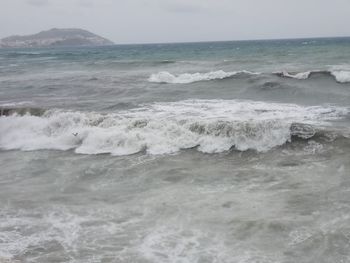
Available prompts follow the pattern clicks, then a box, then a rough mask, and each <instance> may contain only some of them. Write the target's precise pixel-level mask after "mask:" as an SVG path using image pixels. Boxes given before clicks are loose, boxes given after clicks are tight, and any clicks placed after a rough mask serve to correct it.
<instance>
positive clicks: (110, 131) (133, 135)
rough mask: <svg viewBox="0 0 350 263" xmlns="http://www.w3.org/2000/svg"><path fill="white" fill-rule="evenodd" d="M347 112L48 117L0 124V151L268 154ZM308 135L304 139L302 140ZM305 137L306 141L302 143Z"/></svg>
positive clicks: (211, 109)
mask: <svg viewBox="0 0 350 263" xmlns="http://www.w3.org/2000/svg"><path fill="white" fill-rule="evenodd" d="M345 114H348V109H346V108H337V107H321V106H314V107H302V106H298V105H294V104H278V103H265V102H253V101H237V100H186V101H179V102H172V103H155V104H151V105H146V106H144V107H142V108H137V109H133V110H129V111H123V112H118V113H115V114H99V113H83V112H67V111H66V112H65V111H59V110H56V111H53V110H52V111H48V112H46V113H45V114H44V115H43V116H40V117H39V116H32V115H24V116H18V115H12V116H7V117H5V116H3V117H1V118H0V148H2V149H20V150H38V149H57V150H68V149H74V150H75V152H76V153H82V154H100V153H111V154H113V155H129V154H134V153H137V152H140V151H143V150H146V151H147V152H148V153H150V154H166V153H174V152H178V151H179V150H181V149H188V148H193V147H197V149H198V151H201V152H206V153H218V152H223V151H227V150H229V149H230V148H231V147H235V148H236V149H237V150H241V151H245V150H248V149H254V150H257V151H261V152H264V151H267V150H269V149H271V148H273V147H276V146H279V145H282V144H284V143H286V142H287V141H289V140H290V139H291V136H292V135H293V131H296V132H298V131H299V130H303V129H295V128H293V129H291V127H292V124H293V123H301V124H310V125H325V124H327V123H326V122H327V121H328V120H332V119H336V118H341V117H343V116H344V115H345ZM303 135H304V134H302V136H303ZM302 136H301V137H302Z"/></svg>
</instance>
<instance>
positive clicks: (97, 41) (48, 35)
mask: <svg viewBox="0 0 350 263" xmlns="http://www.w3.org/2000/svg"><path fill="white" fill-rule="evenodd" d="M113 44H114V43H113V42H112V41H110V40H108V39H106V38H103V37H100V36H98V35H95V34H93V33H91V32H89V31H86V30H83V29H77V28H63V29H59V28H53V29H50V30H48V31H42V32H40V33H38V34H34V35H27V36H10V37H6V38H3V39H1V40H0V47H1V48H27V47H58V46H104V45H113Z"/></svg>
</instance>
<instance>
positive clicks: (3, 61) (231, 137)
mask: <svg viewBox="0 0 350 263" xmlns="http://www.w3.org/2000/svg"><path fill="white" fill-rule="evenodd" d="M0 111H1V116H0V262H1V263H4V262H6V263H18V262H35V263H51V262H71V263H99V262H104V263H107V262H123V263H124V262H126V263H168V262H169V263H294V262H298V263H307V262H310V263H314V262H317V263H323V262H324V263H329V262H333V263H348V262H350V38H317V39H286V40H257V41H234V42H232V41H231V42H205V43H204V42H203V43H170V44H143V45H141V44H139V45H114V46H104V47H61V48H58V47H57V48H45V49H44V48H41V49H39V48H31V49H1V50H0Z"/></svg>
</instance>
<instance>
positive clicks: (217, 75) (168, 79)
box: [148, 70, 259, 84]
mask: <svg viewBox="0 0 350 263" xmlns="http://www.w3.org/2000/svg"><path fill="white" fill-rule="evenodd" d="M238 74H251V75H255V74H259V73H254V72H250V71H245V70H242V71H233V72H225V71H223V70H218V71H211V72H208V73H193V74H190V73H184V74H180V75H173V74H171V73H169V72H167V71H162V72H159V73H157V74H152V75H151V76H150V77H149V79H148V81H150V82H155V83H171V84H189V83H193V82H198V81H205V80H215V79H225V78H230V77H233V76H235V75H238Z"/></svg>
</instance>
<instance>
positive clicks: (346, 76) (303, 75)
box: [274, 70, 350, 83]
mask: <svg viewBox="0 0 350 263" xmlns="http://www.w3.org/2000/svg"><path fill="white" fill-rule="evenodd" d="M274 74H275V75H277V76H280V77H286V78H293V79H299V80H303V79H308V78H310V77H311V76H312V75H316V74H321V75H326V76H332V77H334V78H335V80H336V81H337V82H339V83H349V82H350V71H347V70H331V71H328V70H313V71H305V72H298V73H291V72H287V71H281V72H275V73H274Z"/></svg>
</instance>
